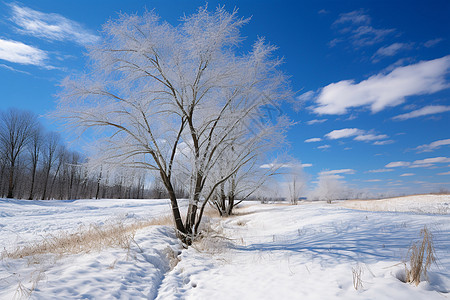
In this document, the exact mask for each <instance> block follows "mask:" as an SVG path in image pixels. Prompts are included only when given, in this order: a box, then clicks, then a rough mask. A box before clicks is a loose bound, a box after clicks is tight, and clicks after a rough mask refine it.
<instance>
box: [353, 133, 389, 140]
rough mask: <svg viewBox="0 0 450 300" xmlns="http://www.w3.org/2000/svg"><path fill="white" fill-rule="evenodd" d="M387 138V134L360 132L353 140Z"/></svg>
mask: <svg viewBox="0 0 450 300" xmlns="http://www.w3.org/2000/svg"><path fill="white" fill-rule="evenodd" d="M386 138H388V136H387V135H385V134H379V135H375V134H371V133H369V134H361V135H358V136H357V137H355V138H354V140H355V141H375V140H383V139H386Z"/></svg>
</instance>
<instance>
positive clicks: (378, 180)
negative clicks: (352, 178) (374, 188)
mask: <svg viewBox="0 0 450 300" xmlns="http://www.w3.org/2000/svg"><path fill="white" fill-rule="evenodd" d="M380 181H381V179H368V180H364V182H380Z"/></svg>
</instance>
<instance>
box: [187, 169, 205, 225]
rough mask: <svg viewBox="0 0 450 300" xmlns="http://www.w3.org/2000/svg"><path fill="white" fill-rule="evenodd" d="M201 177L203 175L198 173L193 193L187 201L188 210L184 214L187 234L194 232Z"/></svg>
mask: <svg viewBox="0 0 450 300" xmlns="http://www.w3.org/2000/svg"><path fill="white" fill-rule="evenodd" d="M202 179H203V177H202V176H201V175H200V174H197V176H196V181H195V189H194V194H193V195H192V196H191V197H192V199H191V200H190V201H189V207H188V212H187V215H186V231H187V233H188V234H193V233H195V230H194V226H195V220H196V216H197V209H198V202H199V201H200V192H201V186H202Z"/></svg>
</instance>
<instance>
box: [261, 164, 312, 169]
mask: <svg viewBox="0 0 450 300" xmlns="http://www.w3.org/2000/svg"><path fill="white" fill-rule="evenodd" d="M312 166H313V165H312V164H292V163H269V164H263V165H261V166H259V167H260V168H261V169H272V168H274V169H281V168H298V167H302V168H309V167H312Z"/></svg>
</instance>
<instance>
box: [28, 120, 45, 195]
mask: <svg viewBox="0 0 450 300" xmlns="http://www.w3.org/2000/svg"><path fill="white" fill-rule="evenodd" d="M42 131H43V130H42V127H41V126H36V128H34V130H33V131H32V133H31V137H30V142H29V143H28V154H29V156H30V162H31V184H30V194H29V196H28V199H29V200H33V199H34V188H35V182H36V170H37V167H38V163H39V158H40V154H41V146H42Z"/></svg>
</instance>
